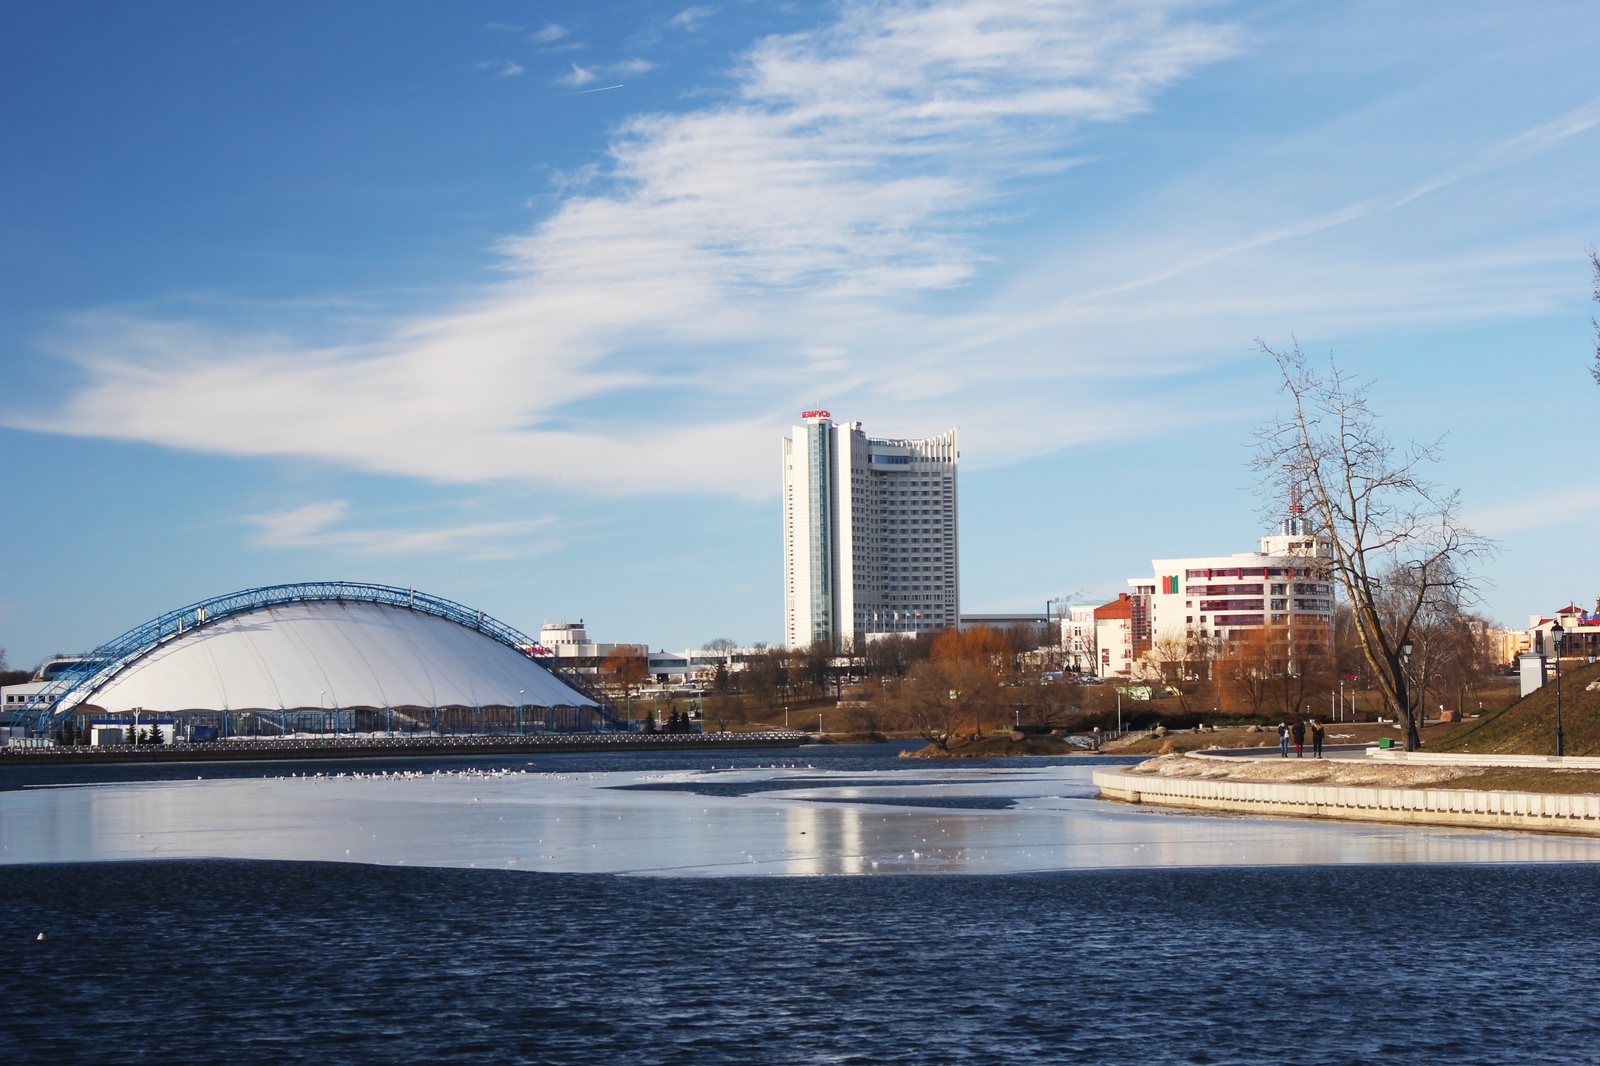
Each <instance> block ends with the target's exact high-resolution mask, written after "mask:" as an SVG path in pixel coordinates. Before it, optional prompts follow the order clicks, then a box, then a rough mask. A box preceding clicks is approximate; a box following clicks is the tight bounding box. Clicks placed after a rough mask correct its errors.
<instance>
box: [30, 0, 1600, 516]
mask: <svg viewBox="0 0 1600 1066" xmlns="http://www.w3.org/2000/svg"><path fill="white" fill-rule="evenodd" d="M840 10H841V13H840V15H839V18H838V19H837V20H836V21H834V22H832V23H830V24H828V25H825V26H821V27H819V28H817V29H815V30H812V31H809V32H805V33H797V34H789V35H783V36H774V37H770V38H767V39H765V40H763V41H761V42H759V43H757V44H756V45H755V46H754V47H752V48H751V49H749V50H748V51H747V52H746V53H745V54H744V55H743V56H741V57H740V59H739V61H738V63H737V65H736V67H735V69H734V72H733V73H734V81H733V85H732V91H731V92H730V93H729V94H727V95H725V96H723V97H721V98H718V99H716V100H714V101H712V102H708V103H703V104H699V105H696V106H690V107H686V108H685V109H682V110H677V111H672V112H660V113H648V114H640V115H636V116H634V117H632V118H631V119H629V120H627V121H626V122H624V123H623V124H622V125H621V126H620V127H619V128H618V129H617V131H616V133H615V136H614V137H613V139H612V141H611V143H610V145H609V152H608V157H607V160H608V161H607V164H606V165H605V166H604V167H601V168H599V169H598V170H596V171H591V172H587V173H585V174H583V175H580V176H578V177H576V178H573V179H571V180H572V181H573V182H574V184H569V185H567V186H565V187H563V188H562V189H561V196H560V199H559V200H558V202H557V206H556V207H555V208H554V209H553V210H552V211H551V212H550V213H549V215H548V216H547V217H545V218H544V219H543V221H541V222H540V223H539V224H538V225H536V226H534V227H532V228H530V229H529V230H527V231H526V232H523V233H519V234H515V235H512V236H509V237H507V238H506V239H504V240H503V241H501V242H500V244H499V251H500V252H501V254H502V256H503V263H502V267H503V272H502V276H501V277H500V279H499V280H497V281H495V282H494V283H492V284H487V285H485V286H484V287H483V288H482V289H481V290H480V292H479V293H478V294H477V295H476V296H475V297H474V298H472V299H469V300H467V301H464V302H463V303H461V304H460V305H459V306H457V307H456V308H454V309H453V310H450V311H448V312H445V313H439V314H432V315H423V316H416V317H412V318H408V319H405V320H402V321H398V322H394V323H392V324H391V325H390V326H389V327H388V328H387V329H384V330H375V331H373V332H372V333H371V334H370V335H368V336H367V337H364V338H361V339H359V340H357V341H355V342H351V343H343V344H316V343H312V342H308V341H305V340H300V339H296V338H294V337H281V336H261V335H250V334H245V333H242V332H241V331H237V330H230V329H227V328H225V327H224V326H221V325H218V324H215V323H208V322H171V321H154V320H150V319H149V318H141V317H138V316H132V315H129V314H127V313H112V312H98V313H92V314H85V315H83V316H80V318H79V319H78V320H77V321H76V322H75V323H74V324H73V327H72V328H71V329H70V330H67V331H64V332H63V334H62V335H61V336H60V337H59V338H57V343H58V347H59V349H60V351H61V352H62V354H63V355H64V356H65V357H66V358H68V359H70V360H72V361H73V362H74V363H75V364H76V365H77V366H78V367H79V368H81V371H82V374H83V383H82V385H81V387H79V388H77V389H76V390H75V391H74V392H72V394H71V395H70V396H68V397H67V399H66V400H65V402H64V403H63V405H62V406H61V408H60V409H59V410H58V411H56V412H53V413H49V414H46V415H42V416H29V417H27V419H26V421H25V422H24V419H23V418H22V417H21V416H18V417H14V418H13V424H27V425H29V426H31V427H34V428H41V429H49V430H53V431H57V432H67V433H78V434H84V435H96V436H110V437H116V438H123V439H133V440H142V441H153V442H157V443H161V444H165V445H169V446H172V447H178V448H195V447H201V448H205V449H208V450H214V451H221V452H227V453H232V454H239V455H295V456H309V457H315V458H319V459H323V460H327V461H331V462H335V463H339V464H343V465H348V466H353V467H356V468H359V469H364V470H373V471H383V472H389V473H398V474H405V475H410V476H416V477H423V478H428V479H433V480H438V481H446V482H466V481H484V480H494V479H519V480H527V481H533V482H542V483H549V484H561V485H567V486H571V487H574V488H578V489H582V490H584V491H590V492H602V493H630V492H648V491H659V490H678V489H693V490H700V491H708V492H732V493H739V494H745V495H751V496H756V495H765V494H767V493H769V492H770V491H771V483H772V480H773V478H772V462H773V459H772V449H773V444H772V441H773V439H774V431H775V430H776V429H778V428H780V427H783V426H786V425H787V424H788V420H789V417H790V416H791V409H792V408H793V407H794V406H795V405H796V403H797V402H798V401H800V400H801V399H803V398H804V399H810V398H814V397H816V396H817V395H818V394H819V392H820V393H824V394H825V395H826V396H828V397H829V398H830V406H832V407H833V409H834V410H835V411H840V410H841V409H843V408H844V405H845V403H846V402H849V403H850V404H851V406H850V408H849V414H850V415H851V416H852V417H861V418H864V419H866V420H868V421H869V422H870V420H871V419H872V418H873V417H874V415H876V414H880V413H882V414H888V413H891V412H892V413H893V415H894V418H893V426H892V427H888V426H886V427H885V428H893V429H895V430H897V431H902V432H908V433H910V432H922V431H927V432H934V431H939V430H942V429H945V428H947V427H948V426H949V425H950V424H953V423H958V422H959V423H960V424H961V425H962V427H963V432H964V433H967V434H968V437H967V439H968V440H969V441H976V440H981V441H983V444H984V446H983V448H982V449H981V454H984V455H986V456H988V457H989V458H990V459H991V460H1001V459H1012V458H1018V457H1021V456H1024V455H1030V454H1039V453H1040V452H1043V451H1047V450H1050V449H1053V448H1057V447H1061V446H1063V445H1065V444H1069V443H1072V442H1074V441H1079V440H1087V439H1094V438H1096V437H1105V436H1111V435H1118V434H1123V433H1127V432H1129V429H1128V427H1129V426H1133V425H1137V424H1138V423H1139V422H1140V421H1141V420H1144V419H1148V418H1150V417H1152V414H1151V411H1152V406H1151V401H1150V400H1149V398H1148V397H1147V396H1140V397H1134V396H1127V397H1126V398H1124V399H1122V400H1116V399H1110V400H1107V399H1104V398H1103V396H1102V397H1101V398H1097V400H1096V402H1095V403H1094V404H1092V405H1090V404H1085V403H1083V402H1081V397H1082V395H1083V394H1084V389H1085V387H1086V383H1092V382H1093V381H1095V380H1098V379H1107V378H1119V377H1120V378H1134V379H1140V378H1148V377H1149V376H1153V375H1155V374H1157V373H1160V372H1164V371H1168V370H1171V369H1172V368H1173V367H1174V366H1180V367H1181V366H1183V365H1185V362H1186V361H1188V363H1189V364H1192V362H1193V360H1195V359H1197V358H1200V355H1199V354H1198V353H1200V352H1201V351H1204V350H1206V349H1205V347H1204V346H1205V345H1212V344H1215V343H1217V342H1218V338H1232V340H1231V341H1224V342H1223V343H1231V344H1232V345H1235V346H1236V347H1235V348H1233V349H1231V350H1239V349H1240V348H1242V347H1243V344H1244V342H1245V341H1246V340H1247V338H1248V337H1250V336H1253V335H1255V334H1257V333H1267V334H1270V333H1271V332H1272V331H1273V330H1274V329H1277V328H1279V323H1280V320H1281V318H1282V316H1284V315H1287V314H1292V313H1303V312H1308V309H1311V310H1314V311H1315V312H1316V313H1317V314H1318V315H1319V316H1320V317H1319V318H1318V320H1317V321H1318V323H1319V325H1327V324H1330V323H1332V324H1338V323H1339V322H1341V321H1343V322H1346V323H1349V322H1355V321H1361V322H1365V323H1367V324H1371V323H1374V322H1415V321H1419V320H1425V319H1426V318H1427V317H1428V316H1430V315H1442V314H1446V313H1450V314H1459V313H1465V312H1463V311H1461V308H1463V307H1466V308H1471V309H1474V311H1475V312H1476V311H1483V313H1487V311H1485V310H1483V309H1494V310H1496V311H1500V312H1503V311H1505V310H1506V309H1507V308H1508V307H1512V306H1514V305H1515V302H1516V301H1518V300H1528V299H1534V298H1537V297H1536V296H1529V295H1528V292H1529V291H1536V289H1535V290H1529V289H1518V290H1515V291H1512V290H1508V289H1507V288H1506V287H1505V286H1504V285H1503V284H1502V282H1503V281H1504V278H1505V277H1506V272H1507V271H1508V270H1516V269H1528V270H1539V269H1544V266H1545V264H1548V263H1549V262H1550V261H1551V257H1552V256H1553V255H1554V254H1555V253H1556V250H1555V249H1553V248H1552V247H1550V246H1549V245H1548V244H1543V243H1540V242H1538V241H1530V242H1528V244H1527V245H1526V246H1525V247H1519V248H1516V249H1508V248H1504V247H1502V248H1500V249H1499V250H1498V255H1497V257H1496V259H1495V262H1494V263H1492V264H1490V263H1486V262H1483V261H1480V260H1474V259H1473V258H1472V257H1462V256H1459V255H1457V254H1454V251H1453V250H1452V251H1451V252H1440V253H1438V255H1437V256H1436V257H1435V258H1434V259H1433V260H1430V261H1427V262H1419V260H1418V258H1417V257H1415V256H1413V257H1412V258H1410V259H1409V260H1408V259H1407V258H1406V257H1403V256H1396V255H1393V254H1392V253H1391V254H1390V255H1388V256H1386V257H1373V258H1371V259H1369V260H1365V261H1362V262H1360V263H1358V264H1351V263H1345V262H1340V261H1335V260H1333V259H1326V260H1322V259H1318V258H1317V257H1310V258H1307V257H1305V256H1301V257H1300V258H1292V257H1290V256H1288V254H1287V252H1288V250H1289V249H1291V248H1299V247H1303V245H1304V242H1306V241H1310V240H1314V239H1317V238H1318V235H1322V234H1328V233H1331V232H1335V231H1339V230H1341V229H1349V228H1351V227H1355V226H1359V225H1362V224H1371V223H1372V220H1373V219H1375V218H1376V217H1378V215H1379V214H1381V213H1382V212H1383V211H1385V210H1398V209H1399V207H1396V206H1395V205H1397V204H1399V206H1406V205H1405V204H1403V203H1400V202H1401V201H1402V200H1403V199H1404V197H1405V196H1406V195H1408V193H1409V192H1411V191H1415V190H1418V189H1423V188H1424V186H1425V185H1426V182H1421V183H1419V182H1415V181H1413V182H1408V183H1396V184H1397V186H1399V187H1398V188H1397V190H1396V191H1395V192H1393V193H1390V194H1388V195H1387V196H1381V195H1374V196H1370V197H1368V198H1364V199H1361V200H1359V201H1357V202H1356V203H1355V205H1354V206H1352V205H1351V203H1350V198H1349V197H1348V196H1342V197H1340V198H1339V200H1337V201H1335V202H1334V203H1333V204H1332V205H1327V206H1319V207H1316V208H1315V209H1313V210H1306V211H1295V210H1289V209H1284V210H1276V209H1275V208H1269V207H1265V206H1261V205H1258V204H1257V203H1256V202H1255V201H1256V200H1257V199H1258V197H1254V196H1253V195H1252V193H1251V190H1250V189H1249V188H1241V187H1239V186H1240V183H1239V182H1238V181H1237V180H1233V186H1234V187H1232V188H1228V187H1227V185H1228V182H1227V181H1222V180H1219V181H1217V182H1215V183H1214V185H1213V186H1212V187H1210V188H1207V189H1205V190H1202V191H1203V192H1204V194H1205V195H1204V196H1196V199H1197V200H1199V201H1200V202H1205V203H1207V204H1208V208H1207V210H1206V211H1204V212H1201V213H1198V214H1194V215H1191V216H1190V217H1187V218H1185V219H1181V220H1179V221H1178V222H1173V221H1172V220H1171V219H1170V218H1157V219H1155V220H1154V221H1151V222H1150V223H1149V224H1148V225H1147V226H1145V227H1144V228H1141V229H1139V230H1138V231H1136V232H1133V233H1131V234H1130V233H1129V232H1127V231H1117V232H1107V233H1105V234H1095V233H1092V232H1091V233H1083V234H1079V235H1078V236H1077V238H1076V241H1075V243H1074V244H1073V245H1072V246H1071V247H1068V248H1064V249H1063V251H1062V252H1061V253H1060V254H1059V255H1058V256H1056V257H1054V258H1053V259H1048V260H1047V261H1044V262H1040V263H1036V264H1034V266H1033V267H1032V268H1031V269H1027V270H1019V271H1016V272H1015V273H1014V274H1013V275H1012V276H1011V277H1010V278H1009V279H1008V280H1006V281H1005V282H1004V283H1003V284H997V285H993V286H989V287H988V288H987V289H986V290H985V291H984V292H983V293H982V294H981V296H980V295H979V294H978V293H977V292H976V290H977V288H978V287H977V286H974V285H973V284H972V283H973V282H974V281H975V280H977V279H979V278H981V277H982V275H983V272H984V271H985V270H986V269H992V260H993V255H994V251H995V249H994V246H993V245H992V244H990V243H988V242H989V237H990V232H991V230H992V228H993V227H994V225H995V223H996V222H1001V223H1004V222H1007V221H1011V220H1012V219H1011V216H1010V213H1011V212H1013V211H1016V210H1018V209H1019V208H1018V204H1019V198H1018V196H1019V190H1026V189H1028V188H1033V187H1037V183H1038V182H1040V181H1041V180H1044V179H1042V178H1041V177H1040V176H1041V175H1052V174H1059V173H1060V172H1061V171H1062V170H1063V169H1064V168H1069V167H1071V166H1073V165H1074V164H1075V162H1076V153H1077V152H1079V151H1080V150H1081V145H1082V140H1083V138H1084V136H1085V135H1086V133H1087V131H1088V130H1089V129H1090V128H1091V127H1092V126H1094V125H1096V124H1106V123H1114V122H1119V121H1125V120H1127V119H1130V118H1132V117H1134V116H1137V115H1140V114H1142V113H1144V112H1146V111H1147V110H1149V109H1150V108H1152V107H1153V106H1154V103H1155V101H1156V100H1157V99H1158V98H1159V96H1160V94H1161V93H1162V92H1163V91H1165V90H1166V89H1168V88H1169V87H1170V86H1172V85H1174V84H1175V83H1177V82H1179V81H1181V80H1182V79H1184V78H1186V77H1189V76H1190V75H1192V74H1193V73H1194V72H1195V71H1196V70H1198V69H1200V68H1203V67H1205V66H1207V65H1209V64H1214V63H1217V62H1219V61H1221V60H1223V59H1226V58H1228V57H1229V56H1232V55H1234V54H1236V51H1237V49H1238V47H1239V43H1238V41H1239V38H1238V34H1237V33H1236V32H1235V31H1234V30H1233V29H1232V28H1231V27H1230V26H1228V25H1225V24H1219V23H1216V22H1213V21H1207V19H1206V18H1205V17H1204V15H1205V14H1206V13H1208V12H1209V10H1210V9H1207V8H1204V7H1200V8H1196V7H1194V6H1193V5H1189V4H1183V3H1177V2H1174V3H1173V4H1171V5H1164V4H1162V3H1160V2H1150V3H1142V4H1137V5H1126V4H1113V3H1092V2H1053V0H1005V2H1002V0H950V2H944V3H911V2H904V3H892V2H891V3H871V4H867V3H847V4H846V5H845V6H844V7H842V8H841V9H840ZM1197 11H1198V12H1201V14H1200V15H1197V14H1195V12H1197ZM550 29H556V27H550V28H547V30H546V31H541V33H543V32H548V31H549V30H550ZM563 34H564V31H563ZM559 36H561V35H554V36H551V37H550V38H549V39H550V40H556V39H558V37H559ZM596 69H603V66H602V65H600V64H595V65H594V67H593V68H583V67H579V66H576V65H574V66H573V69H572V73H571V74H569V75H567V76H566V77H565V78H564V79H562V83H563V84H565V85H569V86H573V87H577V86H582V85H586V84H589V83H591V82H593V81H594V80H595V79H596V78H597V77H598V76H599V75H598V74H597V73H596V72H595V70H596ZM1584 121H1587V120H1586V119H1584V118H1583V117H1582V116H1581V115H1580V116H1579V117H1578V118H1576V119H1573V120H1572V121H1569V122H1566V123H1565V124H1564V125H1563V124H1557V126H1558V127H1559V128H1557V129H1554V130H1553V131H1552V132H1550V133H1548V134H1545V135H1541V136H1536V137H1531V138H1530V139H1528V140H1527V141H1526V142H1525V143H1526V145H1527V150H1529V151H1537V150H1540V148H1539V146H1540V145H1548V144H1551V143H1559V142H1558V138H1559V136H1560V135H1561V131H1562V130H1568V129H1574V130H1575V129H1578V128H1580V127H1582V128H1584V129H1586V128H1587V127H1584V126H1583V122H1584ZM1517 143H1519V144H1521V143H1524V142H1517ZM1520 151H1522V149H1520V148H1512V149H1508V150H1506V151H1504V152H1502V153H1501V155H1500V156H1497V157H1495V158H1508V159H1509V158H1512V157H1517V155H1518V152H1520ZM1485 165H1493V163H1492V162H1491V163H1489V164H1485ZM1457 180H1464V179H1457ZM1441 188H1443V187H1442V186H1441ZM1061 195H1065V193H1062V194H1061ZM1426 199H1427V194H1426V193H1423V194H1421V195H1420V196H1419V197H1413V200H1414V201H1416V202H1419V203H1420V202H1422V201H1424V200H1426ZM1224 207H1226V208H1228V209H1230V210H1232V211H1233V212H1234V213H1235V215H1236V217H1231V218H1230V217H1224V216H1225V215H1226V213H1227V212H1226V211H1224V210H1223V208H1224ZM1274 211H1275V213H1276V216H1277V217H1272V216H1273V214H1274ZM1153 213H1154V212H1152V214H1153ZM1452 217H1454V216H1452ZM1517 256H1520V257H1521V259H1522V262H1524V263H1525V264H1527V265H1526V266H1524V267H1519V266H1517V265H1516V263H1515V262H1512V259H1514V258H1515V257H1517ZM1153 263H1155V264H1161V265H1160V266H1159V267H1152V264H1153ZM1341 316H1342V318H1341ZM1197 338H1200V339H1198V340H1197ZM808 353H810V354H808ZM816 353H822V354H821V355H817V354H816ZM1211 357H1213V358H1214V357H1215V356H1214V355H1213V356H1211ZM1171 414H1172V415H1173V417H1187V416H1185V415H1184V413H1183V412H1182V411H1181V410H1179V409H1176V408H1175V409H1174V411H1172V412H1171ZM1162 417H1165V415H1164V414H1163V415H1162ZM208 424H216V425H217V426H218V427H219V429H220V428H222V427H225V431H220V432H215V433H202V434H197V433H196V432H195V427H196V426H197V425H208Z"/></svg>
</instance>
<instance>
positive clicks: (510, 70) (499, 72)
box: [473, 59, 524, 78]
mask: <svg viewBox="0 0 1600 1066" xmlns="http://www.w3.org/2000/svg"><path fill="white" fill-rule="evenodd" d="M473 69H474V70H487V71H490V72H492V73H493V74H494V76H495V77H497V78H514V77H516V76H517V75H518V74H521V73H522V72H523V69H524V68H523V67H522V66H521V65H519V64H517V63H513V62H512V61H511V60H509V59H485V60H483V61H482V62H480V63H475V64H473Z"/></svg>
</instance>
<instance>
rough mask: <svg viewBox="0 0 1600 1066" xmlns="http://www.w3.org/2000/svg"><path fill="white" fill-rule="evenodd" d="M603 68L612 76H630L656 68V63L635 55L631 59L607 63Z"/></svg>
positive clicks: (646, 72)
mask: <svg viewBox="0 0 1600 1066" xmlns="http://www.w3.org/2000/svg"><path fill="white" fill-rule="evenodd" d="M605 69H606V73H607V74H610V75H611V76H612V77H614V78H631V77H635V76H636V75H639V74H648V73H649V72H650V71H652V70H654V69H656V65H655V64H654V63H652V62H650V61H649V60H648V59H639V58H637V57H635V58H632V59H624V60H622V61H620V62H617V63H611V64H608V65H607V66H606V68H605Z"/></svg>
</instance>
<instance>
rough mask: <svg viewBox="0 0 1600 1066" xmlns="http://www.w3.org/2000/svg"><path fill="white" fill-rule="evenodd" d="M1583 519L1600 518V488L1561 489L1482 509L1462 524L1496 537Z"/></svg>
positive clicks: (1467, 517)
mask: <svg viewBox="0 0 1600 1066" xmlns="http://www.w3.org/2000/svg"><path fill="white" fill-rule="evenodd" d="M1585 519H1589V520H1594V519H1600V488H1584V487H1575V488H1571V489H1564V490H1562V491H1561V492H1555V493H1546V494H1544V495H1541V496H1533V497H1529V498H1527V499H1523V500H1518V501H1516V502H1515V503H1506V504H1500V505H1498V506H1495V507H1486V508H1483V509H1482V510H1479V511H1475V512H1473V513H1472V514H1469V515H1467V516H1466V522H1467V524H1468V525H1470V526H1471V527H1472V528H1474V529H1476V530H1478V531H1479V532H1480V533H1485V534H1488V535H1490V536H1496V537H1498V536H1502V535H1504V534H1507V533H1515V532H1519V531H1521V530H1524V529H1545V528H1548V527H1550V526H1559V525H1564V524H1566V523H1569V522H1579V521H1583V520H1585Z"/></svg>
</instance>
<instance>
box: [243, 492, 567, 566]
mask: <svg viewBox="0 0 1600 1066" xmlns="http://www.w3.org/2000/svg"><path fill="white" fill-rule="evenodd" d="M349 515H350V504H349V501H347V500H322V501H319V502H316V503H308V504H306V505H305V506H303V507H296V508H294V509H292V510H288V511H274V512H269V513H267V514H257V515H247V516H246V519H245V520H246V521H247V522H249V523H250V524H251V525H254V526H256V527H257V529H258V530H259V532H258V534H257V536H256V546H257V547H261V548H332V549H341V550H344V551H349V552H354V553H357V554H361V555H415V554H421V553H435V552H449V553H452V554H455V555H460V556H461V557H462V558H466V559H473V560H486V559H510V558H519V557H523V556H528V555H537V554H539V553H541V552H544V551H548V550H550V548H551V547H552V545H549V544H545V543H540V542H535V541H530V540H528V539H527V538H528V537H529V536H530V535H531V534H533V533H535V532H536V531H538V530H540V529H542V528H546V527H548V526H549V525H550V524H551V522H552V520H551V519H540V520H537V521H518V522H486V523H479V524H476V525H465V526H450V527H443V528H433V529H361V528H355V527H352V526H350V525H349V524H348V523H347V519H348V518H349Z"/></svg>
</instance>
